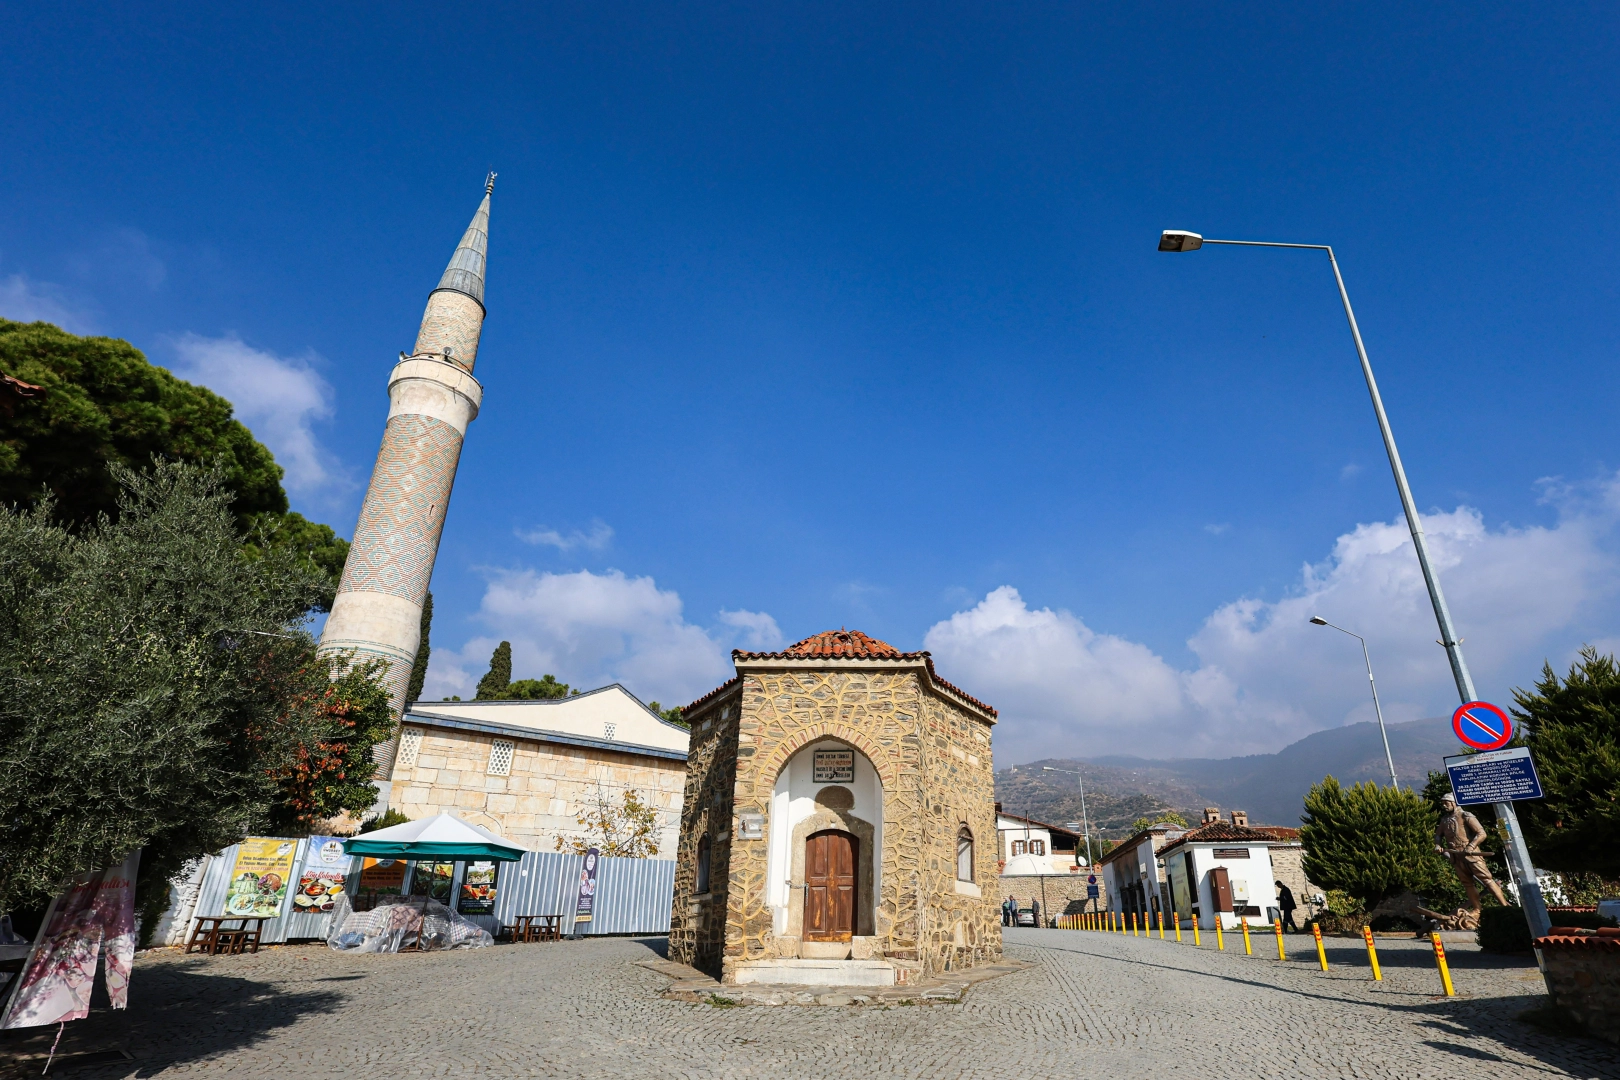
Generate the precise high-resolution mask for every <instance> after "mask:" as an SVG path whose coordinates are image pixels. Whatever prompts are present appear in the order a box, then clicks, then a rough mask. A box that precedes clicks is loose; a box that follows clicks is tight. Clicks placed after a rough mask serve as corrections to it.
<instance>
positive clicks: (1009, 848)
mask: <svg viewBox="0 0 1620 1080" xmlns="http://www.w3.org/2000/svg"><path fill="white" fill-rule="evenodd" d="M1082 843H1083V842H1082V841H1081V838H1080V834H1079V833H1077V832H1072V831H1070V830H1068V829H1064V828H1060V827H1059V826H1057V825H1049V824H1047V823H1046V822H1044V821H1036V820H1035V819H1034V818H1031V817H1019V816H1017V815H1014V814H1008V813H1005V812H1004V811H1003V810H1002V809H1001V804H1000V803H997V804H996V857H997V858H998V859H999V860H1000V862H1001V863H1002V867H1003V868H1002V871H1001V872H1002V873H1003V874H1013V873H1018V874H1032V873H1033V874H1067V873H1070V872H1072V871H1073V870H1074V868H1075V867H1077V866H1084V865H1086V860H1085V853H1084V851H1083V850H1079V851H1077V848H1080V847H1081V845H1082ZM1014 859H1017V860H1019V861H1018V863H1017V864H1016V866H1017V867H1018V868H1019V869H1015V868H1014V864H1013V860H1014Z"/></svg>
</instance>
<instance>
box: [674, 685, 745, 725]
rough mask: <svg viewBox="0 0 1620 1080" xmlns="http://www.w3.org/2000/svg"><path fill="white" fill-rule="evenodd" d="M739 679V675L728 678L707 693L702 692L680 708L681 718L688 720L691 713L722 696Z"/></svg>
mask: <svg viewBox="0 0 1620 1080" xmlns="http://www.w3.org/2000/svg"><path fill="white" fill-rule="evenodd" d="M741 681H742V679H741V678H740V677H739V678H735V679H728V680H726V681H725V682H723V683H721V684H720V685H719V686H717V687H715V688H714V689H713V690H710V691H709V692H708V693H707V694H704V695H703V696H702V697H700V698H698V699H697V700H696V701H694V702H692V704H690V705H688V706H686V707H685V708H684V709H682V710H681V719H683V720H690V719H691V718H692V714H693V713H695V712H697V710H699V709H701V708H703V707H704V706H705V705H707V704H709V702H711V701H713V700H714V699H715V698H717V697H722V696H724V695H725V693H726V691H728V690H730V689H732V688H733V687H735V686H736V685H737V684H738V683H739V682H741Z"/></svg>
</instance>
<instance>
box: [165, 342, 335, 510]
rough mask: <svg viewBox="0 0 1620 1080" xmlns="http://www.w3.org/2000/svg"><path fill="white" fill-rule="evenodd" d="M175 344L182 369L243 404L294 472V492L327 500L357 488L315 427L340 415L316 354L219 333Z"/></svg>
mask: <svg viewBox="0 0 1620 1080" xmlns="http://www.w3.org/2000/svg"><path fill="white" fill-rule="evenodd" d="M174 349H175V352H176V353H177V354H178V355H179V357H180V363H179V364H177V365H176V366H175V368H174V373H175V374H176V375H178V376H180V377H181V378H182V379H186V380H188V381H190V382H194V383H201V384H202V385H203V386H206V387H208V388H209V389H210V390H213V391H214V392H215V393H217V394H220V395H221V396H223V397H224V398H226V399H227V400H228V401H230V403H231V404H232V405H234V406H235V407H236V416H237V418H238V419H240V420H241V421H242V422H243V423H244V424H246V425H247V426H248V427H249V428H250V429H251V430H252V432H253V435H254V437H255V438H257V439H258V440H259V441H260V442H262V443H264V444H265V445H266V446H268V447H269V448H270V451H271V453H273V454H275V455H276V461H277V462H278V463H279V464H280V465H281V467H282V468H283V469H285V470H286V474H287V475H286V478H285V483H286V485H287V490H288V492H289V493H291V494H293V495H298V496H304V497H306V498H308V497H314V498H319V499H323V500H325V499H330V498H331V497H333V496H334V495H336V494H338V493H341V492H346V491H348V490H351V489H352V488H353V486H354V485H353V481H352V480H351V479H350V478H349V477H348V476H347V475H345V474H344V473H343V471H342V469H341V468H340V467H339V466H338V465H337V464H336V461H335V459H334V457H333V455H332V454H331V453H330V452H329V451H328V450H326V449H325V448H324V447H323V446H321V443H320V440H319V439H318V438H317V437H316V435H315V424H316V423H317V422H318V421H322V420H328V419H330V418H331V417H332V414H333V402H332V398H333V394H332V387H331V385H330V384H329V383H327V381H326V380H325V379H323V378H322V377H321V375H320V373H319V372H318V371H316V370H315V368H314V362H315V358H314V357H313V356H308V357H301V358H288V357H281V356H276V355H275V354H274V353H269V352H264V351H263V350H260V349H255V348H253V347H252V346H250V345H247V344H246V343H244V342H243V341H242V339H241V338H239V337H237V336H236V335H235V334H226V335H225V336H224V337H217V338H208V337H201V336H199V335H197V334H186V335H184V336H183V337H181V338H179V339H178V340H177V341H176V342H175V343H174Z"/></svg>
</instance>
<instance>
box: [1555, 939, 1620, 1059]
mask: <svg viewBox="0 0 1620 1080" xmlns="http://www.w3.org/2000/svg"><path fill="white" fill-rule="evenodd" d="M1536 951H1537V952H1538V953H1539V954H1540V958H1541V964H1542V970H1543V972H1544V973H1545V974H1546V976H1547V991H1548V993H1550V994H1551V995H1552V999H1553V1003H1554V1004H1556V1005H1557V1006H1558V1007H1559V1008H1560V1009H1563V1010H1564V1011H1565V1012H1567V1013H1569V1015H1570V1016H1572V1017H1574V1018H1575V1020H1576V1021H1578V1022H1579V1023H1580V1024H1581V1026H1582V1027H1584V1028H1585V1029H1586V1030H1587V1031H1588V1032H1590V1033H1591V1034H1593V1035H1596V1036H1597V1037H1599V1038H1602V1039H1607V1040H1608V1041H1609V1042H1611V1043H1614V1044H1615V1045H1616V1046H1620V937H1608V936H1598V935H1596V934H1591V935H1587V934H1581V935H1579V936H1568V937H1566V936H1563V935H1558V936H1553V937H1544V938H1537V939H1536Z"/></svg>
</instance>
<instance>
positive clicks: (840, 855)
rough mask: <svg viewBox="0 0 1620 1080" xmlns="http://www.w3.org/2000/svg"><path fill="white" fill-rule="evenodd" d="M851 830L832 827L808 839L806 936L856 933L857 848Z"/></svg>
mask: <svg viewBox="0 0 1620 1080" xmlns="http://www.w3.org/2000/svg"><path fill="white" fill-rule="evenodd" d="M858 843H859V841H857V840H856V839H855V838H854V837H853V836H851V835H850V834H849V833H847V832H839V831H837V830H829V831H827V832H818V833H814V834H812V835H811V836H810V837H809V838H808V839H807V840H805V842H804V883H805V890H804V937H805V940H806V941H848V940H849V939H850V937H851V936H853V935H854V933H855V852H856V845H857V844H858Z"/></svg>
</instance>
